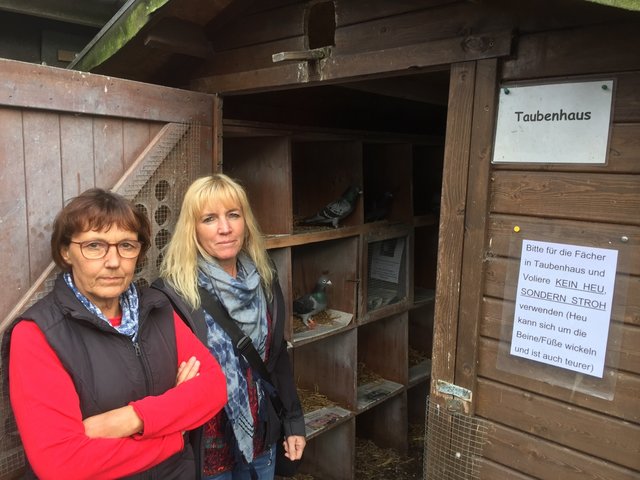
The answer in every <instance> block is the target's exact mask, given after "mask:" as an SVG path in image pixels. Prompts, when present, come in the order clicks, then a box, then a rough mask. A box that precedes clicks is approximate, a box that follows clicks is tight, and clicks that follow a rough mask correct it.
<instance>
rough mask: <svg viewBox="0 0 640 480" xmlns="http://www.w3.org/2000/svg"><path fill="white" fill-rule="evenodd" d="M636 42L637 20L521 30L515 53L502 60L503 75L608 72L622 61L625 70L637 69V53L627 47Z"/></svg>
mask: <svg viewBox="0 0 640 480" xmlns="http://www.w3.org/2000/svg"><path fill="white" fill-rule="evenodd" d="M604 39H606V41H603V40H604ZM638 43H640V30H639V29H638V26H637V22H636V23H634V22H628V23H622V24H621V23H617V24H603V25H595V26H587V27H584V28H581V29H579V30H577V29H566V30H550V31H542V32H536V33H532V34H524V35H521V36H520V38H519V40H518V54H517V55H516V56H514V57H513V58H510V59H508V60H507V61H505V62H504V65H503V70H502V79H503V80H505V81H507V80H517V79H530V78H545V77H547V78H548V77H554V76H564V75H579V74H595V73H608V72H615V71H618V70H619V69H620V68H621V66H623V65H624V68H625V70H638V69H640V56H639V55H638V54H637V51H636V49H634V48H629V46H630V45H638ZM594 59H597V61H594Z"/></svg>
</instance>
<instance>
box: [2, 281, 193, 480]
mask: <svg viewBox="0 0 640 480" xmlns="http://www.w3.org/2000/svg"><path fill="white" fill-rule="evenodd" d="M139 292H140V293H139V305H140V310H139V311H140V316H139V330H138V338H137V341H136V342H135V343H133V342H131V340H130V339H129V338H128V337H126V336H124V335H121V334H119V333H118V332H116V331H115V330H114V329H113V328H112V327H111V326H110V325H108V324H107V323H106V322H104V320H101V319H99V318H97V317H96V316H95V315H92V314H91V313H90V312H89V311H88V310H87V309H86V308H85V307H84V306H83V305H82V304H81V303H80V302H79V301H78V300H77V299H76V297H75V295H74V294H73V292H72V291H71V290H70V289H69V288H68V287H67V286H66V285H65V284H64V280H63V279H62V276H58V278H57V279H56V285H55V288H54V290H53V291H52V292H51V293H49V294H48V295H47V296H46V297H45V298H43V299H42V300H41V301H39V302H38V303H36V304H35V305H34V306H33V307H31V308H29V309H28V310H27V311H26V312H24V314H22V316H21V319H19V320H18V321H20V320H22V319H29V320H33V321H35V322H36V324H37V325H38V327H39V328H40V330H42V332H43V333H44V335H45V337H46V339H47V341H48V342H49V344H50V345H51V347H52V348H53V350H54V351H55V352H56V354H57V356H58V358H59V359H60V361H61V362H62V365H63V366H64V368H65V369H66V370H67V372H68V373H69V374H70V376H71V378H72V379H73V382H74V385H75V387H76V391H77V392H78V395H79V397H80V408H81V411H82V415H83V418H86V417H90V416H92V415H96V414H98V413H102V412H105V411H108V410H112V409H114V408H119V407H122V406H125V405H127V404H128V403H129V402H132V401H135V400H139V399H141V398H143V397H146V396H149V395H159V394H162V393H164V392H165V391H167V390H168V389H170V388H172V387H173V386H175V382H176V374H177V364H178V360H177V352H176V337H175V330H174V324H173V309H172V307H171V303H170V302H169V301H168V300H167V298H166V297H165V296H164V295H162V294H161V293H160V292H157V291H155V290H153V289H149V288H143V289H140V290H139ZM16 323H17V322H16ZM7 333H9V332H7ZM127 478H149V479H150V478H153V479H162V480H165V479H184V480H192V479H193V478H195V460H194V458H193V451H192V449H191V447H190V446H189V445H187V448H185V449H184V450H183V451H182V452H178V453H177V454H175V455H173V456H172V457H170V458H168V459H167V460H165V461H164V462H162V463H161V464H159V465H157V466H155V467H153V468H152V469H150V470H148V471H146V472H143V473H141V474H138V475H135V476H133V477H127Z"/></svg>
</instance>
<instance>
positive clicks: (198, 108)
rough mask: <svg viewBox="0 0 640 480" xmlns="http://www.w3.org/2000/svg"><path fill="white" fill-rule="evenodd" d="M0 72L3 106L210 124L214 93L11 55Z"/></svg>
mask: <svg viewBox="0 0 640 480" xmlns="http://www.w3.org/2000/svg"><path fill="white" fill-rule="evenodd" d="M0 71H2V80H1V81H0V105H7V106H13V107H25V108H38V109H44V110H55V111H60V112H72V113H74V114H90V115H108V116H116V117H122V118H141V119H145V120H149V121H162V122H190V121H199V122H201V123H203V124H205V125H210V124H211V102H212V100H211V97H209V96H208V95H203V94H200V93H197V92H193V91H185V90H179V89H176V88H167V87H161V86H158V85H151V84H144V83H139V82H133V81H130V80H122V79H118V78H113V77H106V76H102V75H94V74H89V73H83V72H78V71H74V70H64V69H60V68H52V67H46V66H42V65H36V64H33V63H24V62H16V61H13V60H6V59H0ZM25 78H28V79H29V82H25V81H24V79H25ZM69 92H73V99H71V100H70V96H69ZM74 99H78V100H74Z"/></svg>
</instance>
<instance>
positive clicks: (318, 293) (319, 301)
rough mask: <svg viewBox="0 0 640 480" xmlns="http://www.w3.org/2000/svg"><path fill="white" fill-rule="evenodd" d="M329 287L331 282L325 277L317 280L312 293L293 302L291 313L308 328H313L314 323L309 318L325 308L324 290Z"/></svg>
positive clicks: (325, 296)
mask: <svg viewBox="0 0 640 480" xmlns="http://www.w3.org/2000/svg"><path fill="white" fill-rule="evenodd" d="M328 285H331V280H329V277H327V276H326V275H322V276H321V277H320V278H318V281H317V282H316V286H315V288H314V289H313V292H311V293H307V294H305V295H302V296H301V297H298V298H296V299H295V300H294V301H293V313H294V314H295V315H297V316H298V317H300V318H301V319H302V323H304V324H305V326H306V327H308V328H314V327H315V323H314V322H313V320H310V317H312V316H313V315H315V314H316V313H320V312H322V311H323V310H326V308H327V293H326V292H325V289H326V287H327V286H328Z"/></svg>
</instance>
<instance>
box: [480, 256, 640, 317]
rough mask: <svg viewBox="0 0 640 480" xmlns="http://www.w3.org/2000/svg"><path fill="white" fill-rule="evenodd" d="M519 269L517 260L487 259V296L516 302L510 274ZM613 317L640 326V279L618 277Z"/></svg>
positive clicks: (512, 278) (627, 276) (514, 286)
mask: <svg viewBox="0 0 640 480" xmlns="http://www.w3.org/2000/svg"><path fill="white" fill-rule="evenodd" d="M519 267H520V265H519V261H518V260H516V259H505V258H489V259H487V265H486V269H485V289H484V293H485V295H487V296H490V297H494V298H503V299H507V300H512V301H513V300H515V297H516V285H515V281H516V275H508V274H511V273H514V272H517V271H518V269H519ZM507 278H510V280H509V282H510V283H509V284H507V283H506V282H507ZM511 282H513V283H511ZM611 316H612V318H613V319H614V320H617V321H624V322H625V323H627V324H629V325H640V277H637V276H630V275H624V274H621V275H616V279H615V289H614V292H613V305H612V312H611Z"/></svg>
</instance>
